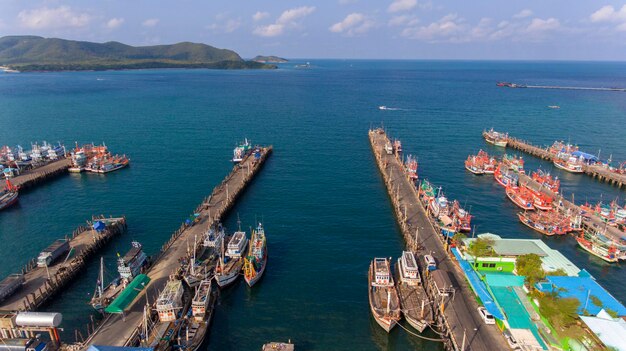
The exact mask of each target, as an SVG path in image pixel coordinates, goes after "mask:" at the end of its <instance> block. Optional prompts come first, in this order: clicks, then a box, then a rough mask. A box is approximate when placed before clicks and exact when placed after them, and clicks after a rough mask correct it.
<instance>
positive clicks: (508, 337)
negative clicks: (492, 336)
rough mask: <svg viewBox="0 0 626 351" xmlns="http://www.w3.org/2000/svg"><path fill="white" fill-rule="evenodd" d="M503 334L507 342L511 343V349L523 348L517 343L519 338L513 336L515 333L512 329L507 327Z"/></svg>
mask: <svg viewBox="0 0 626 351" xmlns="http://www.w3.org/2000/svg"><path fill="white" fill-rule="evenodd" d="M502 334H504V338H505V339H506V342H507V344H509V346H510V347H511V349H513V350H521V349H522V347H521V346H520V345H519V344H518V343H517V340H515V338H514V337H513V334H511V331H510V330H509V329H506V330H505V331H504V332H503V333H502Z"/></svg>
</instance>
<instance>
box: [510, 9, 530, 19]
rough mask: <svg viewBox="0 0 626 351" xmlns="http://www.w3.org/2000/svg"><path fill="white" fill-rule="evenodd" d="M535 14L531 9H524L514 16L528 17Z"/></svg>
mask: <svg viewBox="0 0 626 351" xmlns="http://www.w3.org/2000/svg"><path fill="white" fill-rule="evenodd" d="M532 15H533V12H532V11H531V10H529V9H524V10H522V11H520V12H518V13H516V14H514V15H513V18H526V17H530V16H532Z"/></svg>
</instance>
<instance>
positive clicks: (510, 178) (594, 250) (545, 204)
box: [465, 150, 626, 262]
mask: <svg viewBox="0 0 626 351" xmlns="http://www.w3.org/2000/svg"><path fill="white" fill-rule="evenodd" d="M492 159H494V158H493V157H490V156H489V155H487V154H486V153H485V152H484V151H482V150H481V151H479V153H478V154H477V155H475V156H469V157H468V159H467V160H466V161H465V168H466V169H467V170H468V171H470V172H472V173H473V174H476V175H480V174H486V173H489V172H476V169H484V168H485V167H484V165H485V164H486V163H487V161H486V160H492ZM520 174H525V170H524V168H523V161H522V159H521V157H520V158H518V157H512V156H509V155H506V154H505V155H504V157H503V158H502V161H501V162H497V163H496V166H495V171H494V172H493V175H494V179H495V180H496V182H497V183H498V184H500V185H501V186H503V187H504V188H505V192H506V196H507V198H508V199H509V200H511V201H512V202H513V203H514V204H515V205H516V206H517V207H519V208H520V209H522V210H523V211H520V212H518V214H517V216H518V219H519V221H520V222H521V223H522V224H524V225H526V226H527V227H529V228H531V229H533V230H535V231H537V232H539V233H541V234H543V235H546V236H553V235H565V234H568V233H573V234H575V235H576V241H577V243H578V245H579V246H580V247H581V248H583V249H584V250H585V251H587V252H589V253H591V254H592V255H594V256H597V257H599V258H602V259H603V260H605V261H607V262H617V261H618V260H620V259H626V241H625V240H624V239H623V237H621V238H612V236H611V235H607V228H603V229H602V228H593V227H591V226H586V227H585V226H583V220H584V218H585V217H587V218H589V217H591V216H597V217H599V218H600V219H602V220H603V221H604V222H605V223H606V224H607V226H613V227H616V226H624V225H626V206H624V207H621V206H619V204H618V202H617V200H616V201H613V202H611V204H610V205H607V204H603V203H601V202H600V203H598V204H596V205H595V206H592V205H589V204H588V203H586V204H585V205H582V206H580V207H578V208H570V209H566V208H565V206H563V204H562V203H561V202H559V203H556V202H555V201H554V194H557V193H558V192H559V188H560V180H559V179H558V178H557V177H553V176H551V175H550V174H549V173H547V172H544V171H542V170H538V171H536V172H533V173H532V175H531V178H532V180H534V181H535V182H537V183H538V184H539V185H540V187H539V188H538V189H534V188H532V187H530V186H528V184H520V181H519V175H520Z"/></svg>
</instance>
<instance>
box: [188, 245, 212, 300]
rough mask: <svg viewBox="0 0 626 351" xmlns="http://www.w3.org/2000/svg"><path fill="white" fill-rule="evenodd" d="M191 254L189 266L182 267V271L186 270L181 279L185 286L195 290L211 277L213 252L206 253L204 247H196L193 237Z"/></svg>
mask: <svg viewBox="0 0 626 351" xmlns="http://www.w3.org/2000/svg"><path fill="white" fill-rule="evenodd" d="M193 247H194V249H193V253H192V254H191V257H190V258H189V264H188V265H186V266H185V265H184V264H183V269H186V271H185V275H184V277H183V279H184V280H185V282H186V283H187V285H188V286H189V287H191V288H195V287H196V286H198V285H199V284H200V283H201V282H202V281H204V280H210V279H211V278H212V277H213V270H214V268H215V264H214V261H215V260H214V258H215V255H214V252H213V251H212V252H211V253H207V252H206V251H207V250H206V246H204V245H198V242H197V240H196V239H195V237H194V245H193Z"/></svg>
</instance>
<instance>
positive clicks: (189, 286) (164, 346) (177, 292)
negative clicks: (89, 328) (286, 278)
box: [90, 223, 267, 351]
mask: <svg viewBox="0 0 626 351" xmlns="http://www.w3.org/2000/svg"><path fill="white" fill-rule="evenodd" d="M196 239H197V240H195V243H194V247H193V249H188V254H187V256H186V257H184V258H183V259H181V260H180V265H181V266H180V269H179V273H178V274H176V275H174V276H170V278H169V280H168V282H167V284H166V285H165V288H164V289H163V290H162V291H161V292H160V294H159V296H158V298H157V300H156V302H155V303H154V306H153V308H152V310H149V309H146V311H144V318H145V321H144V323H143V325H144V328H146V329H145V331H144V333H143V334H142V340H141V343H142V345H144V346H147V347H152V348H154V349H158V350H169V349H171V348H172V347H173V348H177V349H183V350H189V351H195V350H197V349H198V347H199V346H200V345H201V344H202V341H203V340H204V338H205V335H206V332H207V331H208V326H209V323H210V320H211V314H212V310H213V306H214V303H215V300H216V292H215V289H214V287H213V285H214V284H215V285H217V287H219V288H226V287H227V286H229V285H231V284H233V283H234V282H235V281H236V280H237V278H239V276H240V275H243V276H244V279H245V281H246V283H247V284H248V285H249V286H250V287H252V286H253V285H255V283H257V282H258V281H259V280H260V279H261V277H262V276H263V273H264V272H265V267H266V265H267V242H266V237H265V230H264V228H263V225H262V224H261V223H259V224H258V226H257V227H256V229H254V230H252V234H251V238H250V239H249V240H248V238H247V236H246V233H245V232H244V231H242V230H241V228H240V229H239V230H238V231H236V232H234V233H233V234H232V235H231V236H227V235H226V234H225V228H224V227H223V226H222V225H221V224H218V225H215V226H212V227H210V228H208V229H207V230H206V231H205V232H204V233H203V235H202V237H201V238H196ZM151 264H152V262H151V260H150V258H149V257H148V256H147V255H146V254H145V253H144V252H143V250H142V246H141V244H140V243H138V242H133V243H132V247H131V249H130V250H129V251H128V252H127V253H126V254H125V255H124V256H121V255H119V254H118V258H117V271H118V276H117V277H115V278H114V279H113V280H112V281H111V283H109V284H108V285H105V284H104V280H105V270H104V262H103V261H101V268H100V274H99V276H98V280H97V284H96V289H95V292H94V295H93V297H92V299H91V301H90V303H91V305H92V306H93V308H94V309H96V310H97V311H99V312H105V311H106V310H107V307H108V306H110V305H112V304H115V300H116V299H117V298H121V297H122V296H123V295H124V294H123V291H124V290H125V289H135V287H133V286H132V284H131V282H132V281H133V280H134V279H140V277H139V276H140V275H142V274H143V273H144V272H146V271H147V270H148V269H149V268H150V265H151ZM151 311H156V322H155V323H154V324H153V325H152V327H151V328H149V330H148V325H149V324H150V323H149V322H148V320H151V319H152V318H151V315H152V312H151Z"/></svg>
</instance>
